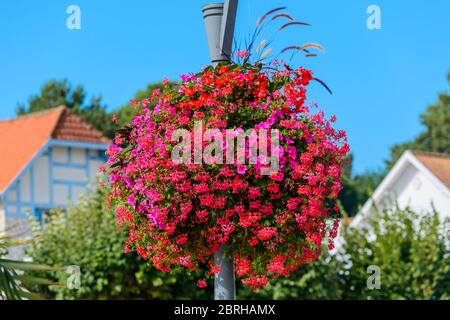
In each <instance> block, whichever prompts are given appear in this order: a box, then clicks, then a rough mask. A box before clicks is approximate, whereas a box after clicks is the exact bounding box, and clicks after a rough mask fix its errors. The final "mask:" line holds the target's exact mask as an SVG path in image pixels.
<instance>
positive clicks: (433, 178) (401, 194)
mask: <svg viewBox="0 0 450 320" xmlns="http://www.w3.org/2000/svg"><path fill="white" fill-rule="evenodd" d="M393 201H395V202H397V204H398V206H399V207H400V208H405V207H410V208H411V209H412V210H414V211H415V212H418V213H426V212H428V213H429V212H432V211H433V209H434V210H436V211H437V212H438V214H439V218H440V220H441V221H443V220H444V219H445V218H450V155H444V154H434V153H424V152H412V151H406V152H405V153H404V154H403V155H402V156H401V158H400V159H399V160H398V161H397V163H396V164H395V165H394V167H393V168H392V169H391V171H390V172H389V173H388V174H387V176H386V177H385V178H384V179H383V181H382V182H381V184H380V185H379V186H378V187H377V188H376V190H375V192H374V193H373V196H372V198H370V199H369V200H368V201H367V202H366V203H365V204H364V206H363V207H362V209H361V210H360V212H359V213H358V214H357V215H356V216H355V218H354V219H353V221H352V222H351V226H359V225H361V224H364V221H365V219H366V218H368V217H369V216H370V215H371V214H372V213H373V210H374V205H375V206H376V207H377V208H379V209H382V208H383V207H384V206H386V205H392V204H393Z"/></svg>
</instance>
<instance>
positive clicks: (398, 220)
mask: <svg viewBox="0 0 450 320" xmlns="http://www.w3.org/2000/svg"><path fill="white" fill-rule="evenodd" d="M341 231H342V234H343V236H344V239H345V244H344V245H343V246H342V247H341V248H340V250H339V253H337V254H334V255H324V256H322V257H321V258H319V260H318V261H316V262H314V263H311V264H308V265H305V266H303V267H302V268H300V269H299V270H298V271H296V272H295V273H294V274H292V275H291V277H290V278H288V279H286V278H284V279H283V278H282V279H279V281H277V282H275V283H274V284H272V285H270V286H268V287H267V288H266V289H264V290H261V291H259V292H258V293H257V294H256V295H254V294H252V292H251V291H250V290H239V291H238V296H239V298H243V299H450V252H449V246H450V239H449V236H450V234H449V231H450V229H449V221H446V222H439V219H438V215H437V214H436V213H433V214H426V215H418V214H417V213H415V212H413V211H412V210H410V209H404V210H401V209H399V208H397V207H395V206H394V207H392V208H391V209H386V210H384V211H382V212H378V213H375V214H374V215H373V216H372V217H371V219H370V221H369V222H368V223H367V224H366V225H365V226H364V227H360V228H354V227H352V228H350V227H343V229H342V230H341ZM369 266H375V267H377V268H379V269H378V270H379V272H380V278H379V279H380V287H379V289H376V288H373V289H370V288H369V287H368V285H367V283H368V279H369V282H370V283H372V282H371V280H370V278H369V277H370V276H371V275H373V271H370V269H369V271H370V272H368V267H369Z"/></svg>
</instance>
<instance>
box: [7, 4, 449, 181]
mask: <svg viewBox="0 0 450 320" xmlns="http://www.w3.org/2000/svg"><path fill="white" fill-rule="evenodd" d="M205 2H207V1H205V0H202V1H198V0H190V1H182V0H172V1H149V0H133V1H126V2H125V1H119V0H95V1H92V0H71V1H63V0H58V1H53V0H40V1H31V0H28V1H25V0H15V1H2V2H1V4H0V119H3V118H9V117H13V116H14V113H15V108H16V106H17V103H18V102H26V101H27V99H28V97H29V96H30V95H31V94H35V93H37V92H38V91H39V89H40V87H41V86H42V85H43V83H44V82H45V81H46V80H49V79H64V78H66V79H68V80H69V81H70V82H71V83H72V84H73V85H75V84H82V85H83V86H84V87H85V88H86V89H87V91H88V94H89V95H92V94H95V95H99V94H101V95H102V96H103V98H104V102H105V103H106V104H107V105H108V107H109V108H110V109H111V110H112V109H114V108H117V107H118V106H120V105H122V104H123V103H126V102H127V101H128V100H129V99H130V98H131V97H132V96H133V95H134V93H135V92H136V90H137V89H140V88H143V87H145V85H146V84H147V83H150V82H155V81H159V80H161V79H162V78H163V77H165V76H168V77H169V78H171V79H177V77H178V75H179V74H181V73H187V72H191V71H192V72H193V71H197V70H199V69H200V68H202V67H203V66H204V65H205V64H207V63H208V57H209V56H208V50H207V43H206V37H205V32H204V26H203V21H202V15H201V11H200V7H201V5H203V4H205ZM71 4H76V5H78V6H79V7H80V8H81V30H68V29H67V27H66V19H67V17H68V14H67V13H66V8H67V7H68V6H69V5H71ZM371 4H376V5H378V6H379V7H380V9H381V23H382V29H381V30H369V29H368V28H367V26H366V20H367V18H368V14H367V13H366V10H367V7H368V6H369V5H371ZM277 6H287V7H288V9H287V12H289V13H290V14H291V15H293V16H294V17H295V18H297V19H298V20H301V21H307V22H310V23H311V24H312V27H293V28H291V29H287V30H286V32H285V33H281V34H279V35H278V37H277V38H276V42H275V43H274V45H273V46H272V48H273V50H274V52H279V51H280V50H281V49H282V48H283V47H285V46H287V45H293V44H295V45H301V44H304V43H307V42H311V41H314V42H318V43H320V44H322V45H323V46H324V47H325V48H326V52H325V53H323V54H320V55H319V57H317V58H310V59H309V60H308V59H306V60H305V59H303V58H299V59H297V60H296V61H297V63H298V64H302V65H304V66H306V67H308V68H311V69H312V70H313V71H314V72H315V74H316V76H317V77H319V78H321V79H322V80H324V81H325V82H326V83H327V84H328V85H329V86H330V87H331V88H332V90H333V91H334V95H332V96H331V95H329V94H328V93H327V92H325V91H324V90H323V89H322V88H321V87H320V86H318V85H313V88H312V89H311V91H310V94H309V98H310V99H312V100H314V101H316V102H317V103H318V104H319V105H320V107H321V108H323V109H325V110H326V112H327V114H329V115H331V114H335V115H336V116H337V117H338V122H337V125H338V126H339V127H340V128H343V129H345V130H346V131H347V132H348V136H349V142H350V146H351V149H352V152H353V154H354V155H355V169H356V171H357V172H363V171H365V170H374V169H377V168H381V167H382V165H383V159H385V158H387V156H388V152H389V147H390V146H391V145H392V144H394V143H399V142H402V141H405V140H408V139H411V138H413V137H414V136H415V135H416V134H417V133H418V132H419V131H420V130H421V129H422V128H421V126H420V123H419V119H418V115H419V114H420V113H421V112H422V111H423V110H424V109H425V107H426V105H428V104H430V103H432V102H434V101H435V99H436V94H437V93H438V92H440V91H445V90H447V91H448V85H447V81H446V74H447V72H448V71H450V61H449V58H450V23H449V20H448V19H449V16H448V15H449V13H450V1H448V0H433V1H425V0H408V1H407V0H396V1H392V0H370V1H366V0H339V1H338V0H314V1H312V0H310V1H300V0H273V1H269V0H266V1H264V0H240V3H239V11H238V18H237V19H238V22H237V26H236V35H235V37H236V41H237V42H238V43H239V42H240V41H241V42H242V41H243V40H245V39H246V38H247V37H248V35H249V34H250V32H252V31H253V29H254V27H255V23H256V21H257V19H258V18H259V17H260V16H261V15H262V14H263V13H265V12H266V11H268V10H269V9H272V8H275V7H277Z"/></svg>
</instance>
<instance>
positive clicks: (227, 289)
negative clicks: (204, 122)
mask: <svg viewBox="0 0 450 320" xmlns="http://www.w3.org/2000/svg"><path fill="white" fill-rule="evenodd" d="M237 6H238V0H225V2H224V3H209V4H207V5H204V6H203V7H202V12H203V19H204V21H205V28H206V36H207V38H208V47H209V54H210V58H211V62H212V63H218V62H221V61H229V60H230V56H231V51H232V46H233V34H234V25H235V21H236V13H237ZM214 261H215V263H216V264H217V265H220V266H221V270H220V272H219V273H218V274H216V275H215V279H214V299H215V300H234V299H235V297H236V287H235V279H234V266H233V252H232V248H231V247H229V246H227V245H221V247H220V250H219V251H218V252H216V253H215V255H214Z"/></svg>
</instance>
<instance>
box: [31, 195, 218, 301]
mask: <svg viewBox="0 0 450 320" xmlns="http://www.w3.org/2000/svg"><path fill="white" fill-rule="evenodd" d="M34 224H35V236H36V238H37V239H39V241H37V242H36V243H34V244H33V245H32V246H31V247H30V249H29V252H28V253H29V255H30V256H31V257H32V258H33V261H35V262H36V263H45V264H51V265H54V266H70V265H76V266H79V267H80V271H81V274H80V275H81V279H80V280H81V281H80V283H81V287H80V288H79V289H78V290H74V289H69V288H67V287H61V286H60V287H50V289H48V288H39V291H43V292H45V293H46V296H47V297H48V298H57V299H192V298H210V297H212V291H211V288H212V287H211V286H210V287H209V291H208V290H200V289H198V288H197V287H196V279H197V278H196V277H195V275H190V276H189V275H186V274H185V273H184V272H181V271H180V272H177V271H175V272H171V273H163V272H160V271H157V270H155V269H154V268H152V267H151V266H149V264H148V262H147V261H144V260H143V259H141V258H140V257H139V256H138V255H137V254H134V253H129V254H125V253H124V250H123V249H124V243H125V235H124V234H122V233H120V232H119V227H118V225H117V222H116V217H115V213H114V210H112V209H111V208H109V207H108V205H107V201H106V194H105V191H104V190H103V189H100V188H99V189H96V190H93V191H92V192H91V194H90V195H89V196H86V197H84V198H83V199H82V200H81V201H80V203H79V205H78V206H75V207H69V208H68V209H67V211H66V212H63V211H56V212H54V214H53V215H51V217H50V218H49V220H48V221H47V222H46V223H45V224H44V225H43V226H39V225H38V224H37V223H36V222H35V223H34ZM53 276H54V277H55V280H58V281H59V282H62V283H65V282H66V278H67V276H68V275H67V274H61V273H60V274H56V273H55V274H54V275H53Z"/></svg>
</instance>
